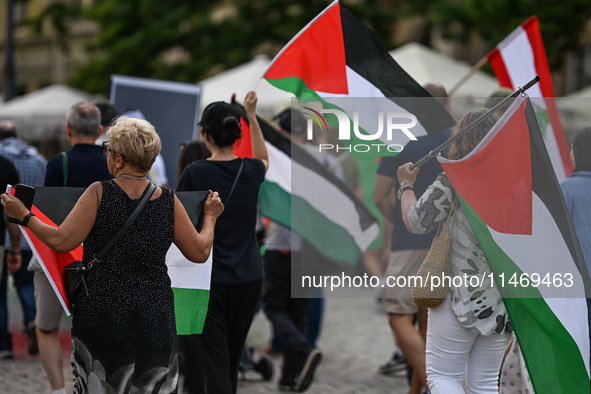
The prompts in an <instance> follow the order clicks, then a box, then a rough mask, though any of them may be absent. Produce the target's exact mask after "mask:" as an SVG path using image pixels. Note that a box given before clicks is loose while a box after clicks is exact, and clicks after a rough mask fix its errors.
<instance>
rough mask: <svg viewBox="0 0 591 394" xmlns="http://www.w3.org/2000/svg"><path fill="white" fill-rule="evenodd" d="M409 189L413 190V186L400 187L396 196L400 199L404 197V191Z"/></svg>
mask: <svg viewBox="0 0 591 394" xmlns="http://www.w3.org/2000/svg"><path fill="white" fill-rule="evenodd" d="M407 190H413V189H412V186H404V187H401V188H399V189H398V193H397V194H396V197H398V199H399V200H400V197H402V193H404V192H405V191H407Z"/></svg>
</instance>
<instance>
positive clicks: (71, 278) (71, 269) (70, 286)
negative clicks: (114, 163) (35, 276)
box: [62, 182, 156, 309]
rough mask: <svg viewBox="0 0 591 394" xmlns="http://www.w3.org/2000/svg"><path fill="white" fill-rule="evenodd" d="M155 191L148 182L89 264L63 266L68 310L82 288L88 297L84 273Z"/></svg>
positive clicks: (114, 240)
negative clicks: (132, 208) (131, 208)
mask: <svg viewBox="0 0 591 394" xmlns="http://www.w3.org/2000/svg"><path fill="white" fill-rule="evenodd" d="M155 190H156V185H155V184H154V183H153V182H150V184H149V185H148V186H147V187H146V190H144V193H143V194H142V196H141V197H140V200H139V203H138V204H137V206H136V207H135V209H134V210H133V212H131V214H130V215H129V217H128V218H127V220H126V221H125V223H123V226H121V228H120V229H119V231H118V232H117V234H115V235H114V236H113V238H111V239H110V240H109V242H107V244H106V245H105V246H103V248H102V249H101V250H100V251H99V252H98V253H97V254H95V255H94V256H93V257H94V258H93V259H92V261H91V262H89V263H88V264H86V263H84V262H83V261H80V260H77V261H73V262H71V263H69V264H66V265H65V266H64V268H63V270H62V281H63V283H64V290H65V293H66V298H67V300H68V306H69V307H70V309H71V308H72V304H73V303H74V299H75V298H76V295H77V294H78V292H79V291H80V289H81V288H84V292H85V293H86V295H87V296H88V295H89V294H88V287H87V286H86V280H85V279H84V275H85V274H86V271H88V270H89V269H90V268H92V266H93V265H94V263H96V262H97V261H101V260H102V259H103V257H105V255H106V254H107V253H108V252H109V251H110V250H111V249H112V248H113V246H114V245H115V244H116V243H117V241H119V239H120V238H121V237H122V236H123V234H125V233H126V232H127V230H128V229H129V227H130V226H131V224H132V223H133V222H134V221H135V219H136V218H137V217H138V216H139V214H140V212H141V211H142V209H143V208H144V206H145V205H146V204H147V203H148V201H149V200H150V198H151V197H152V195H153V194H154V191H155Z"/></svg>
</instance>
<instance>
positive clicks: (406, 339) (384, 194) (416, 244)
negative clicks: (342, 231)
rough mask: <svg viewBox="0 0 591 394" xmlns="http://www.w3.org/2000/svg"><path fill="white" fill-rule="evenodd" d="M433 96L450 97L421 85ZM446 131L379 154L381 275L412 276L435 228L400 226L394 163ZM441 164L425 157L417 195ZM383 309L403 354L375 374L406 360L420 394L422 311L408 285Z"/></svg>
mask: <svg viewBox="0 0 591 394" xmlns="http://www.w3.org/2000/svg"><path fill="white" fill-rule="evenodd" d="M423 87H424V88H425V90H427V91H428V92H429V93H430V94H431V95H432V96H433V97H435V98H437V99H438V101H439V102H440V103H441V104H442V105H443V106H444V107H445V108H446V109H448V108H449V100H448V96H447V92H446V91H445V88H444V87H443V86H442V85H441V84H438V83H429V84H426V85H425V86H423ZM450 135H451V130H442V131H439V132H436V133H431V134H428V135H426V136H422V137H419V138H418V139H417V141H410V142H409V143H408V144H407V145H406V146H405V147H404V150H403V151H402V152H400V154H398V156H396V157H382V159H381V161H380V165H379V167H378V175H377V177H376V183H375V187H374V202H375V204H376V206H377V207H378V209H379V210H380V212H382V214H383V215H384V219H386V220H388V221H389V222H391V223H392V224H393V225H394V228H393V230H392V238H391V243H390V260H389V262H388V267H387V269H386V276H393V277H398V276H405V277H408V276H413V275H416V273H417V271H418V270H419V267H420V266H421V263H422V262H423V260H425V257H426V256H427V253H428V252H429V248H430V247H431V242H432V241H433V238H435V231H430V232H428V233H426V234H422V235H413V234H412V233H410V232H409V231H408V230H407V229H406V227H405V226H404V222H403V220H402V215H403V213H402V211H401V209H400V204H398V203H396V201H397V200H396V199H392V198H391V194H392V190H393V189H394V190H398V188H399V186H401V185H400V184H399V183H398V181H397V179H396V171H397V169H398V167H399V166H401V165H402V164H404V163H406V162H408V161H418V160H420V159H422V158H423V157H424V156H426V155H427V154H428V153H429V152H430V151H432V150H433V149H435V148H436V147H438V146H439V145H441V144H442V143H444V142H445V141H446V140H447V139H448V138H449V136H450ZM442 171H443V168H442V167H441V165H440V164H439V162H438V161H437V160H430V161H428V162H427V163H426V164H425V165H424V166H423V167H421V173H420V175H419V176H417V179H416V181H414V189H415V190H416V192H417V193H418V194H422V193H423V192H424V191H425V190H427V187H428V186H429V185H430V184H431V183H433V181H434V180H435V179H436V178H437V175H439V173H441V172H442ZM385 299H386V312H387V313H388V316H389V324H390V328H391V329H392V333H393V334H394V337H395V339H396V342H397V343H398V346H399V347H400V350H401V351H402V353H403V354H400V353H398V352H395V353H394V355H393V356H392V359H391V360H390V361H388V362H387V363H386V364H384V365H382V366H380V369H379V371H380V373H382V374H390V373H392V372H393V371H396V370H398V369H399V368H400V365H401V364H404V363H405V362H406V361H407V362H408V363H409V364H410V366H411V367H412V371H413V372H412V373H413V376H412V381H411V388H410V391H409V392H410V394H420V393H422V392H423V391H422V390H423V387H424V386H425V385H426V380H427V375H426V368H425V340H426V339H425V336H426V333H427V310H426V309H423V308H419V307H418V306H416V305H415V304H414V303H413V301H412V298H411V288H410V287H387V288H386V292H385ZM415 315H416V317H417V320H418V323H419V331H417V330H416V329H415V325H414V319H415Z"/></svg>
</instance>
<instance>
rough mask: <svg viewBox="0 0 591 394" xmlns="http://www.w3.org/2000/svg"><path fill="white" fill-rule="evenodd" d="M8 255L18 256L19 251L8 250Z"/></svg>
mask: <svg viewBox="0 0 591 394" xmlns="http://www.w3.org/2000/svg"><path fill="white" fill-rule="evenodd" d="M8 254H9V255H11V256H18V255H19V254H21V251H20V250H9V251H8Z"/></svg>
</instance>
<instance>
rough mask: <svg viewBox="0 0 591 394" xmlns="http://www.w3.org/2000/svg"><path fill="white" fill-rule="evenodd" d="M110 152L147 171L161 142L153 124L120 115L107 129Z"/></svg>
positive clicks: (157, 152)
mask: <svg viewBox="0 0 591 394" xmlns="http://www.w3.org/2000/svg"><path fill="white" fill-rule="evenodd" d="M107 138H108V140H109V149H111V154H112V155H116V154H117V153H118V154H120V155H121V156H123V157H124V158H125V160H127V162H128V163H129V164H130V165H132V166H134V167H136V168H138V169H140V170H145V171H148V170H150V168H151V167H152V164H154V160H156V157H157V156H158V154H159V153H160V149H161V147H162V144H161V142H160V136H159V135H158V133H156V129H154V126H152V124H151V123H150V122H148V121H147V120H142V119H135V118H130V117H128V116H121V117H119V118H117V120H116V121H115V123H114V124H113V126H111V128H110V129H109V130H108V131H107Z"/></svg>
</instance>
